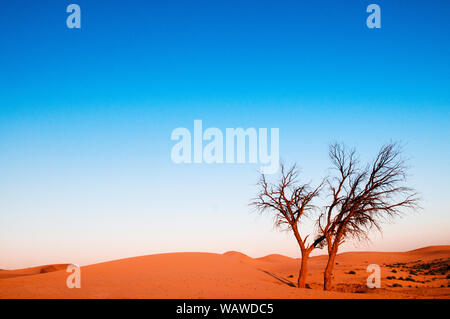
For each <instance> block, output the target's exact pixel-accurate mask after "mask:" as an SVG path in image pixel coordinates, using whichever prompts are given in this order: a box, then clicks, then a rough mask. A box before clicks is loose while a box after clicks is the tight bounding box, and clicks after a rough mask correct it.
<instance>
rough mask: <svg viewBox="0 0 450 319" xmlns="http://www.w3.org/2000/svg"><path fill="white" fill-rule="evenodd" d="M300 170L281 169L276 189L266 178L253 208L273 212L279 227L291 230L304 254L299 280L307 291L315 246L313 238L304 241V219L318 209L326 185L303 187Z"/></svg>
mask: <svg viewBox="0 0 450 319" xmlns="http://www.w3.org/2000/svg"><path fill="white" fill-rule="evenodd" d="M297 177H298V170H297V168H296V166H295V165H293V166H292V167H291V168H289V169H286V168H285V166H284V165H283V164H282V165H281V178H280V180H279V182H277V183H276V184H275V185H273V184H269V183H268V182H267V180H266V176H265V175H264V174H262V175H261V180H260V182H259V183H258V185H259V188H260V190H259V193H258V195H257V197H256V198H255V199H254V200H253V202H252V203H251V205H253V206H254V207H256V209H257V210H258V211H259V212H261V213H262V212H265V211H270V212H271V213H274V214H275V215H274V217H275V219H274V222H275V227H277V228H280V229H284V230H290V231H292V233H293V234H294V237H295V239H296V240H297V243H298V245H299V247H300V251H301V256H302V259H301V266H300V271H299V276H298V287H299V288H305V287H306V275H307V271H308V258H309V255H310V253H311V252H312V250H313V249H314V248H315V243H312V244H308V243H307V240H308V238H309V235H306V236H305V237H302V235H301V234H300V231H299V228H300V224H301V221H302V218H303V217H306V216H307V215H308V214H309V213H310V212H311V211H314V210H315V209H316V207H315V206H314V205H313V204H312V201H313V199H314V198H315V197H317V196H318V195H319V191H320V189H321V188H322V185H323V184H322V183H321V184H320V185H319V186H317V187H315V188H313V187H311V185H310V184H309V183H307V184H299V183H298V181H297Z"/></svg>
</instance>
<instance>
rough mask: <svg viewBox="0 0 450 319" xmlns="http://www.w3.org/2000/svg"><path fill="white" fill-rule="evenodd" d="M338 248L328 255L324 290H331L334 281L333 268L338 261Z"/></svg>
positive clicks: (324, 275) (324, 274)
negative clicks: (336, 260)
mask: <svg viewBox="0 0 450 319" xmlns="http://www.w3.org/2000/svg"><path fill="white" fill-rule="evenodd" d="M336 254H337V247H333V248H332V249H331V250H330V254H329V255H328V262H327V266H326V267H325V271H324V272H323V290H330V289H331V282H332V280H333V268H334V261H335V259H336Z"/></svg>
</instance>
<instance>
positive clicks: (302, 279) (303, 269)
mask: <svg viewBox="0 0 450 319" xmlns="http://www.w3.org/2000/svg"><path fill="white" fill-rule="evenodd" d="M309 254H310V252H308V251H306V250H305V251H302V261H301V265H300V272H299V274H298V288H305V287H306V275H307V274H308V258H309Z"/></svg>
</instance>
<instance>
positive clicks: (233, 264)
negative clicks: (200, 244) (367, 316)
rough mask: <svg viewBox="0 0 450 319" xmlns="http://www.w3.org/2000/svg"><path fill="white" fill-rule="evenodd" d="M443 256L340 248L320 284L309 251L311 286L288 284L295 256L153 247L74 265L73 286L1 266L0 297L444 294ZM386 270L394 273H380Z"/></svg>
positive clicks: (441, 249)
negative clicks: (151, 251) (77, 269)
mask: <svg viewBox="0 0 450 319" xmlns="http://www.w3.org/2000/svg"><path fill="white" fill-rule="evenodd" d="M449 260H450V246H434V247H427V248H422V249H418V250H413V251H410V252H401V253H383V252H350V253H343V254H340V255H338V257H337V260H336V262H337V265H336V268H335V279H334V284H335V287H334V289H333V291H327V292H325V291H323V290H322V273H323V267H324V265H325V263H326V256H317V257H311V259H310V267H309V268H310V273H309V275H308V279H307V283H308V284H309V286H310V287H311V288H312V289H298V288H295V287H293V285H294V284H295V282H296V278H297V275H298V267H299V263H300V260H299V259H294V258H289V257H286V256H281V255H269V256H266V257H262V258H256V259H253V258H251V257H249V256H247V255H245V254H242V253H239V252H227V253H225V254H223V255H220V254H211V253H170V254H158V255H149V256H143V257H135V258H128V259H121V260H116V261H110V262H105V263H100V264H94V265H90V266H85V267H82V268H81V288H80V289H76V288H74V289H69V288H67V287H66V279H67V277H68V275H69V274H68V273H67V272H65V270H64V269H65V265H54V266H45V267H35V268H30V269H24V270H14V271H5V270H3V271H0V298H3V299H4V298H424V297H425V298H450V288H448V285H449V284H450V281H449V280H448V279H447V277H446V276H447V275H448V274H447V273H446V269H448V265H449ZM399 263H400V264H399ZM369 264H379V265H380V267H381V269H382V272H381V277H382V281H381V282H382V287H381V288H379V289H368V288H367V287H366V279H367V276H368V275H369V274H368V273H367V272H366V268H367V265H369ZM414 267H416V268H414ZM47 270H50V271H47ZM413 270H414V273H415V274H414V275H411V274H410V273H409V272H410V271H413ZM350 271H354V272H355V274H349V272H350ZM393 271H395V272H393ZM428 272H431V273H428ZM393 275H395V277H396V279H392V278H391V279H387V277H388V276H389V277H392V276H393ZM408 276H409V277H410V278H411V279H409V280H407V281H406V280H404V279H405V278H407V277H408ZM399 277H402V280H399V279H397V278H399ZM394 284H397V285H401V286H402V287H394ZM441 286H443V287H441Z"/></svg>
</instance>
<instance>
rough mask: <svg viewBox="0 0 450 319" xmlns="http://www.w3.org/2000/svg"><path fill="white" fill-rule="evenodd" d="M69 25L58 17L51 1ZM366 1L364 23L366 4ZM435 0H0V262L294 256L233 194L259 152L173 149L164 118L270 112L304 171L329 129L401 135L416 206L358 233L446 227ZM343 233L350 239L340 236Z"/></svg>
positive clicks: (438, 235)
mask: <svg viewBox="0 0 450 319" xmlns="http://www.w3.org/2000/svg"><path fill="white" fill-rule="evenodd" d="M70 3H77V4H79V5H80V7H81V15H82V28H81V30H71V29H68V28H67V27H66V17H67V16H68V13H66V10H65V9H66V6H67V5H68V4H70ZM370 3H377V4H379V5H380V7H381V20H382V28H381V29H377V30H370V29H368V28H367V27H366V24H365V21H366V18H367V16H368V13H366V7H367V5H368V4H370ZM449 12H450V3H449V2H448V1H431V2H430V1H424V0H423V1H400V0H399V1H343V0H342V1H261V0H259V1H229V0H228V1H182V2H181V1H164V2H163V1H158V2H156V1H154V2H153V1H98V0H95V1H93V0H91V1H73V2H68V1H41V0H39V1H7V2H6V1H4V2H2V3H1V8H0V268H11V267H22V266H30V265H35V264H41V263H52V262H75V263H79V264H86V263H91V262H95V261H99V260H104V259H113V258H119V257H127V256H134V255H142V254H148V253H155V252H167V251H214V252H224V251H226V250H240V251H243V252H244V253H247V254H250V255H252V256H259V255H264V254H268V253H274V252H276V253H283V254H286V255H290V256H298V249H297V247H296V246H295V242H294V241H293V240H292V238H290V237H289V234H284V233H281V234H280V233H278V232H276V231H274V230H273V228H272V226H271V222H272V220H271V218H270V217H269V216H262V217H258V215H256V214H254V213H252V210H251V209H250V208H249V207H248V202H249V199H250V198H251V197H252V196H253V195H254V194H255V192H256V188H255V186H254V184H255V183H256V182H257V179H258V172H257V169H258V165H249V164H246V165H217V164H216V165H207V164H201V165H175V164H173V163H172V162H171V159H170V150H171V148H172V146H173V145H174V142H173V141H171V140H170V134H171V132H172V130H173V129H174V128H176V127H180V126H182V127H187V128H192V125H193V120H194V119H201V120H203V125H204V127H210V126H211V127H218V128H221V129H225V128H226V127H244V128H247V127H256V128H258V127H267V128H271V127H277V128H280V155H281V157H282V159H284V160H285V161H287V162H294V161H296V162H298V163H299V165H300V166H301V167H302V172H303V174H304V177H305V180H312V181H313V182H314V181H318V180H319V179H320V178H321V177H322V176H323V175H324V174H325V173H326V169H327V168H328V167H329V162H328V159H327V147H328V144H329V143H330V142H332V141H335V140H338V141H343V142H345V143H347V144H349V145H353V146H356V147H357V148H358V149H359V150H360V151H361V153H362V157H363V158H364V159H369V158H370V157H371V156H372V155H373V154H374V153H375V152H376V151H377V149H378V148H379V146H380V145H381V144H383V143H385V142H387V141H390V140H396V141H401V142H402V143H403V144H404V145H405V155H406V156H407V157H409V158H410V164H411V166H412V168H411V173H412V177H411V184H412V185H413V186H415V187H416V188H417V189H418V190H419V191H420V192H421V193H422V197H423V198H424V201H423V203H422V205H423V206H424V210H423V211H422V212H420V213H419V214H416V215H414V216H413V217H410V218H405V219H402V220H398V221H397V223H396V224H395V225H389V226H387V227H386V231H385V235H384V237H380V236H378V235H375V236H374V240H373V242H372V244H370V245H368V246H363V247H362V248H361V246H357V248H358V249H379V250H406V249H412V248H417V247H418V246H425V245H430V244H450V235H449V234H450V218H449V213H450V210H449V208H448V203H449V202H448V200H449V195H450V194H449V187H448V181H449V180H450V169H449V165H448V162H449V160H448V159H449V157H450V143H449V142H450V130H449V127H450V112H449V111H450V59H449V57H450V41H449V40H450V20H449V18H448V14H449ZM346 249H355V247H354V246H349V247H347V248H346Z"/></svg>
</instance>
